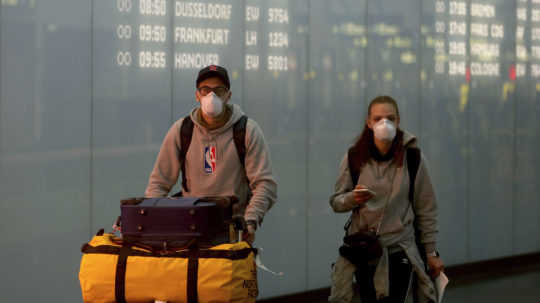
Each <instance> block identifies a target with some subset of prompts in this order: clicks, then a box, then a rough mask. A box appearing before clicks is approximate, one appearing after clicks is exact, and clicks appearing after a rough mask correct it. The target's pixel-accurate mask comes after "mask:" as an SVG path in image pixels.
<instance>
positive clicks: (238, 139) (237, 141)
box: [233, 115, 248, 168]
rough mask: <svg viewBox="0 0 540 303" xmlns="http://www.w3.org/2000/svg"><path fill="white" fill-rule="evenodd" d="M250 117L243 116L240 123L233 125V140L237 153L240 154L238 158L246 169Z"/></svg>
mask: <svg viewBox="0 0 540 303" xmlns="http://www.w3.org/2000/svg"><path fill="white" fill-rule="evenodd" d="M247 120H248V117H247V116H246V115H244V116H242V117H241V118H240V119H239V120H238V121H236V122H235V123H234V125H233V139H234V145H235V147H236V152H237V153H238V158H239V159H240V164H242V166H243V167H244V168H245V161H246V125H247Z"/></svg>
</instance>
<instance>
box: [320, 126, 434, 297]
mask: <svg viewBox="0 0 540 303" xmlns="http://www.w3.org/2000/svg"><path fill="white" fill-rule="evenodd" d="M403 145H404V146H405V147H413V146H415V145H416V138H415V137H414V136H413V135H411V134H410V133H407V132H404V137H403ZM403 159H406V157H404V158H403ZM395 162H396V161H395V160H394V159H390V160H388V161H384V162H377V161H375V160H374V159H370V160H369V161H368V162H367V163H366V164H365V165H364V167H362V169H361V171H360V175H359V177H358V184H362V185H365V186H367V187H368V188H370V189H371V190H373V191H375V193H376V196H375V197H374V198H373V199H371V200H369V201H368V202H366V205H365V206H364V207H363V208H360V209H358V211H354V212H352V214H351V219H352V220H351V225H350V227H349V230H348V233H349V234H351V233H354V232H357V231H359V230H365V229H366V228H370V229H373V230H377V228H378V225H379V222H381V225H380V229H379V233H378V234H379V236H380V241H381V243H382V245H383V247H384V255H383V257H382V258H381V259H380V261H379V265H378V268H377V272H376V274H375V275H376V276H375V278H374V282H375V288H376V290H377V294H378V295H385V294H387V293H386V292H387V291H388V287H387V283H388V279H387V275H388V272H387V271H388V267H387V262H388V258H387V257H388V253H391V252H393V251H394V250H398V249H402V250H403V251H405V253H406V254H407V256H408V257H409V259H410V260H411V263H412V264H413V267H414V269H415V272H416V274H417V276H418V277H419V279H420V281H419V287H420V292H421V293H422V294H423V295H424V296H425V297H428V298H430V299H434V288H433V284H432V282H431V280H430V279H429V277H428V276H427V274H426V273H425V271H424V269H423V268H424V265H423V262H422V259H421V258H420V255H419V252H418V249H417V247H416V245H415V241H414V227H413V220H415V214H416V220H418V227H419V229H420V232H421V233H420V241H421V242H422V243H423V244H424V245H425V249H426V251H427V252H432V251H434V250H435V248H436V235H437V232H438V231H437V203H436V199H435V193H434V191H433V186H432V184H431V179H430V177H429V174H428V169H427V164H426V159H425V158H424V155H423V154H422V157H421V161H420V166H419V168H418V173H417V176H416V180H415V184H414V186H415V194H414V197H415V201H414V204H415V210H414V211H413V209H412V206H411V203H410V202H409V199H408V194H409V174H408V170H407V161H403V163H402V165H397V163H395ZM355 186H356V184H354V185H353V183H352V179H351V176H350V172H349V166H348V156H347V153H346V154H345V156H344V157H343V160H342V161H341V165H340V170H339V175H338V180H337V182H336V185H335V192H334V194H333V195H332V196H331V197H330V205H331V206H332V208H333V209H334V211H335V212H349V211H352V210H353V209H355V208H356V206H357V205H356V202H355V201H354V197H353V193H352V190H353V189H354V187H355ZM381 218H382V221H381Z"/></svg>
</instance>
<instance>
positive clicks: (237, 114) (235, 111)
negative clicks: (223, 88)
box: [190, 104, 245, 137]
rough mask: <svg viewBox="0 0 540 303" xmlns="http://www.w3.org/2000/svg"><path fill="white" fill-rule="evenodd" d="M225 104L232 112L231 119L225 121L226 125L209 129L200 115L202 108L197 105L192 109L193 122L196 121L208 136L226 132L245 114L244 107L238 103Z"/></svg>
mask: <svg viewBox="0 0 540 303" xmlns="http://www.w3.org/2000/svg"><path fill="white" fill-rule="evenodd" d="M225 106H226V107H227V108H228V109H229V110H230V111H231V112H232V113H231V117H230V118H229V120H228V121H227V122H226V123H225V125H223V126H222V127H220V128H216V129H212V130H209V129H207V128H206V127H204V125H203V123H202V122H201V116H200V115H199V111H200V110H201V108H200V107H196V108H194V109H193V110H192V111H191V113H190V116H191V120H193V123H195V125H196V126H197V127H198V128H199V129H200V131H201V132H202V133H203V134H206V135H208V136H212V137H213V136H216V135H219V134H221V133H224V132H226V131H227V130H229V129H230V128H231V127H232V126H233V125H234V123H236V121H238V120H239V119H240V118H241V117H242V116H243V115H245V114H244V112H243V111H242V109H241V108H240V106H238V105H237V104H227V105H225Z"/></svg>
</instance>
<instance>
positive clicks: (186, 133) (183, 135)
mask: <svg viewBox="0 0 540 303" xmlns="http://www.w3.org/2000/svg"><path fill="white" fill-rule="evenodd" d="M193 127H194V124H193V120H191V117H190V116H186V117H185V118H184V120H183V121H182V126H181V127H180V159H179V160H180V169H181V170H182V188H183V189H184V191H188V186H187V178H186V173H185V172H186V154H187V151H188V149H189V145H190V144H191V138H192V137H193ZM180 193H181V192H180ZM175 196H176V195H175Z"/></svg>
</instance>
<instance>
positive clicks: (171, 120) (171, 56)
mask: <svg viewBox="0 0 540 303" xmlns="http://www.w3.org/2000/svg"><path fill="white" fill-rule="evenodd" d="M174 3H175V2H174V1H170V2H169V4H170V7H169V11H170V12H171V17H170V20H169V25H170V29H171V30H169V31H168V32H169V41H170V42H169V61H170V64H171V67H170V72H171V78H170V79H171V81H170V101H171V104H170V116H169V127H170V126H171V125H172V124H173V123H174V121H175V119H174V58H175V47H174V17H175V10H174Z"/></svg>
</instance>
